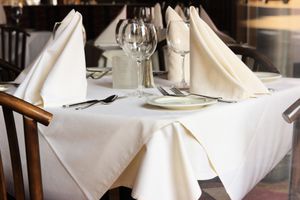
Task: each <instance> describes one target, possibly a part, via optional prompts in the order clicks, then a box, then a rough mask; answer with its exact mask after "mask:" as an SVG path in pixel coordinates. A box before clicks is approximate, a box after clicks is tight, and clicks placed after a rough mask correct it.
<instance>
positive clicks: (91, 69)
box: [86, 67, 111, 72]
mask: <svg viewBox="0 0 300 200" xmlns="http://www.w3.org/2000/svg"><path fill="white" fill-rule="evenodd" d="M110 70H111V69H110V68H104V67H87V68H86V71H87V72H106V71H110Z"/></svg>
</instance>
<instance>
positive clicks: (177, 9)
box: [174, 5, 187, 20]
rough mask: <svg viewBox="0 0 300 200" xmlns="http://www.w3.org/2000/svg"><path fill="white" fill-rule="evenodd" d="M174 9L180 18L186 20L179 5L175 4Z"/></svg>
mask: <svg viewBox="0 0 300 200" xmlns="http://www.w3.org/2000/svg"><path fill="white" fill-rule="evenodd" d="M174 10H175V12H176V13H177V14H178V15H179V16H180V17H181V19H183V20H187V19H186V17H185V14H184V11H183V10H182V8H181V6H180V5H176V6H175V8H174Z"/></svg>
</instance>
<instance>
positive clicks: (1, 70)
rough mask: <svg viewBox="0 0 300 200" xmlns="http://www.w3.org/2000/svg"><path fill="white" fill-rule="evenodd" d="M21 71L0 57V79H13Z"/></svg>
mask: <svg viewBox="0 0 300 200" xmlns="http://www.w3.org/2000/svg"><path fill="white" fill-rule="evenodd" d="M21 71H22V70H21V69H20V68H17V67H15V66H13V65H11V64H10V63H8V62H6V61H5V60H3V59H1V58H0V81H13V80H14V79H15V78H16V77H17V76H18V75H19V74H20V73H21Z"/></svg>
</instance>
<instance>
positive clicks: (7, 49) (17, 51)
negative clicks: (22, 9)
mask: <svg viewBox="0 0 300 200" xmlns="http://www.w3.org/2000/svg"><path fill="white" fill-rule="evenodd" d="M28 36H29V34H28V33H27V32H26V31H25V30H23V29H20V28H18V27H14V26H9V25H0V44H1V48H0V52H1V54H0V58H2V59H3V60H5V61H7V62H9V63H10V64H12V65H15V66H16V67H18V68H20V69H24V68H25V56H26V42H27V37H28Z"/></svg>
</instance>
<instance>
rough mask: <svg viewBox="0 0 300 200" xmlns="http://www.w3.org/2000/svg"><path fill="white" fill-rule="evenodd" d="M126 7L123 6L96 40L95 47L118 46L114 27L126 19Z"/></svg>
mask: <svg viewBox="0 0 300 200" xmlns="http://www.w3.org/2000/svg"><path fill="white" fill-rule="evenodd" d="M126 17H127V6H126V5H125V6H124V7H123V8H122V10H121V12H120V13H119V15H118V16H117V17H116V18H115V19H114V20H113V21H112V22H111V23H110V24H109V25H108V27H107V28H106V29H105V30H104V31H103V32H102V33H101V34H100V35H99V36H98V37H97V38H96V40H95V43H94V44H95V45H96V46H107V45H110V46H111V45H116V46H117V45H118V44H117V42H116V39H115V30H116V26H117V24H118V22H119V20H120V19H126Z"/></svg>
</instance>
